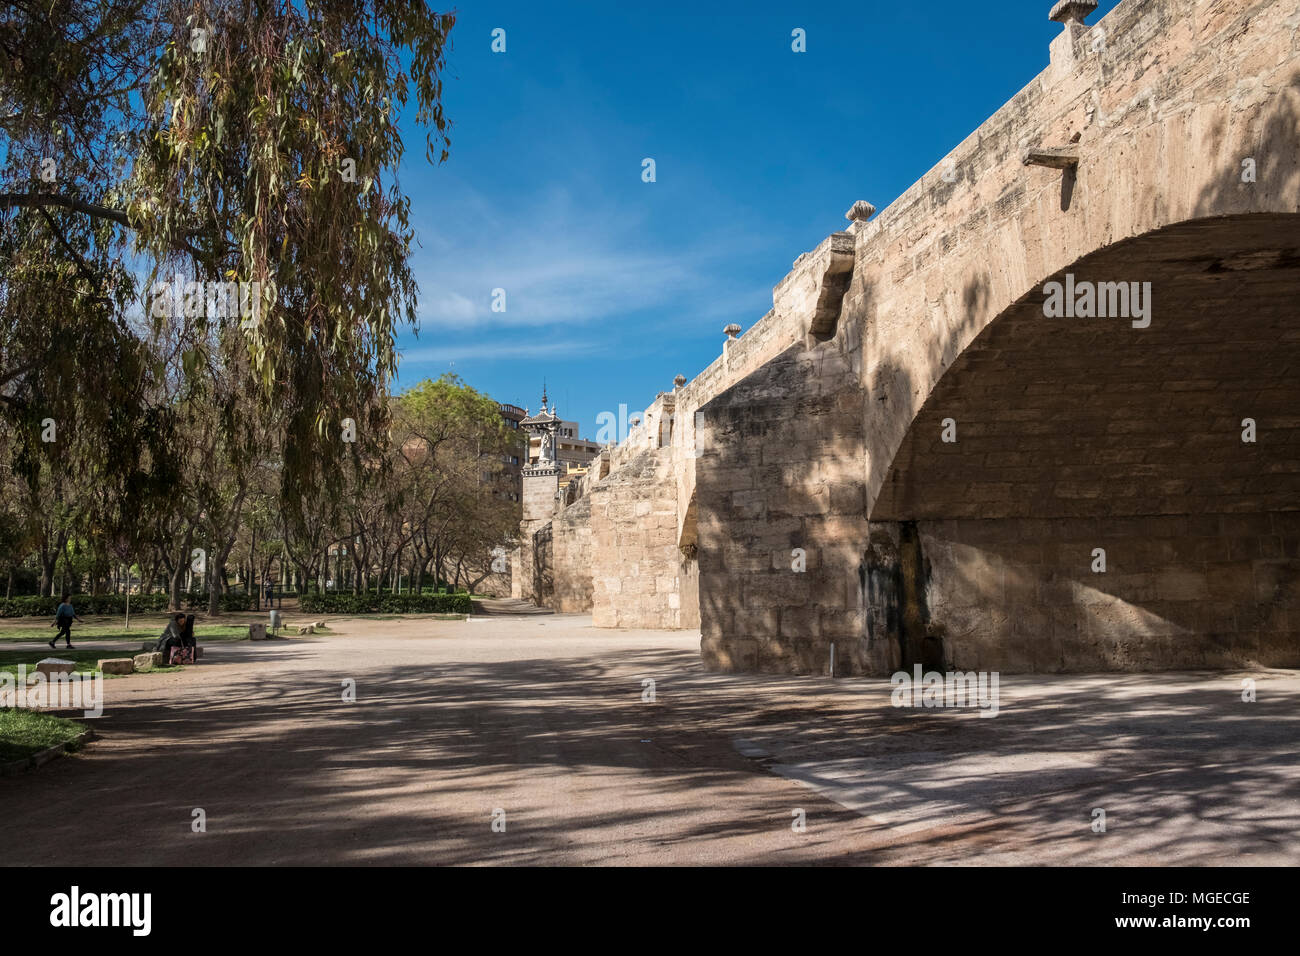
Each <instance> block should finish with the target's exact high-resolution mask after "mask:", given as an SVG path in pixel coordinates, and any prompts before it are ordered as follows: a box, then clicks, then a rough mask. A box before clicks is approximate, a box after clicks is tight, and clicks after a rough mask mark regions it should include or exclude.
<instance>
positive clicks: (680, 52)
mask: <svg viewBox="0 0 1300 956" xmlns="http://www.w3.org/2000/svg"><path fill="white" fill-rule="evenodd" d="M1115 2H1116V0H1103V2H1102V4H1101V7H1100V9H1099V10H1098V11H1097V13H1095V14H1093V15H1092V16H1091V17H1089V22H1090V23H1094V24H1095V23H1096V22H1097V21H1098V20H1100V19H1101V16H1102V15H1104V14H1105V13H1106V12H1108V11H1109V10H1110V9H1111V8H1113V7H1114V6H1115ZM435 6H436V3H435ZM1050 9H1051V2H1050V0H994V2H992V3H987V4H981V5H972V4H970V3H963V2H955V0H928V2H925V3H919V2H912V0H903V2H889V3H886V2H881V0H858V2H844V3H841V2H837V0H823V2H818V3H815V4H805V3H788V2H787V3H766V2H761V0H750V2H744V3H731V2H727V3H696V4H677V3H664V2H655V3H639V4H630V3H609V2H607V0H606V2H602V3H585V2H582V3H578V2H560V3H557V4H536V3H530V2H518V3H475V4H467V5H466V6H465V7H464V8H463V9H461V10H460V11H459V14H458V20H457V23H456V26H455V28H454V30H453V31H452V50H451V53H450V55H449V58H448V59H449V69H448V71H447V73H446V75H445V77H444V106H445V109H446V112H447V115H448V117H449V118H450V119H451V121H452V123H453V127H452V130H451V157H450V159H449V160H448V161H447V162H446V163H445V164H443V165H441V166H430V165H429V164H427V163H426V162H425V161H424V159H423V142H422V139H423V135H422V132H421V131H419V130H418V129H416V128H415V127H414V126H413V125H412V126H411V127H410V129H409V130H407V131H406V133H407V142H408V155H407V160H406V163H405V165H404V167H403V170H402V185H403V187H404V189H405V190H406V191H407V193H408V194H409V195H410V196H411V200H412V202H411V205H412V224H413V226H414V227H415V229H416V231H417V236H418V239H419V243H420V245H419V248H417V250H416V252H415V256H414V260H413V267H414V270H415V273H416V275H417V277H418V279H419V282H420V289H421V304H420V329H419V334H418V337H417V336H416V335H415V334H414V333H412V332H409V331H408V332H406V333H404V334H403V335H402V336H401V337H400V339H399V347H400V348H401V350H402V353H403V355H402V362H401V366H400V370H399V388H400V387H404V386H407V385H411V384H414V383H415V382H417V381H419V380H420V379H422V378H425V377H435V376H437V375H440V374H441V373H443V372H444V371H448V370H451V371H455V372H456V373H457V374H459V375H461V376H462V377H463V378H464V379H465V380H466V381H467V382H469V384H471V385H473V386H474V387H475V388H477V389H480V390H482V391H485V392H487V393H489V394H490V395H492V396H493V397H494V398H496V399H497V400H499V401H504V402H513V403H515V404H518V405H524V406H528V407H529V408H531V409H533V410H536V409H537V407H538V404H539V401H540V397H541V389H542V380H543V378H544V379H545V380H546V383H547V385H548V387H549V391H550V394H551V396H552V397H553V398H555V399H556V400H557V401H558V402H559V410H560V413H561V415H563V416H564V417H565V418H569V419H576V420H577V421H579V422H580V423H581V426H582V432H583V434H584V435H585V436H587V437H594V436H595V433H596V430H597V426H596V417H597V415H598V414H599V413H600V412H602V411H605V410H611V411H616V410H617V409H618V406H619V404H620V403H623V404H626V405H627V406H628V407H629V408H630V409H633V410H640V409H642V408H644V407H645V406H646V405H648V404H649V403H650V402H651V401H652V400H653V399H654V396H655V395H656V394H657V393H658V392H660V391H663V390H665V389H669V388H671V387H672V380H673V376H674V375H676V374H677V373H679V372H680V373H682V374H684V375H686V376H687V377H688V378H691V377H694V376H695V375H696V374H697V373H698V372H699V371H700V370H702V369H703V368H704V367H705V366H707V365H708V364H709V363H710V362H712V361H713V359H714V358H716V357H717V355H718V354H719V352H720V351H721V347H722V341H723V334H722V329H723V327H724V326H725V325H727V323H729V322H738V323H740V325H741V326H742V328H745V329H748V328H749V327H750V326H751V325H753V324H754V323H755V322H756V321H757V320H758V319H759V318H760V317H761V316H762V315H763V314H764V313H765V312H766V311H767V310H768V309H770V308H771V305H772V299H771V290H772V286H774V285H775V284H776V283H777V282H779V281H780V280H781V279H782V278H783V277H784V276H785V274H786V273H787V272H788V271H789V268H790V264H791V263H792V262H793V261H794V259H795V258H796V257H797V256H798V255H799V254H800V253H801V252H805V251H807V250H809V249H811V248H813V247H814V246H815V245H817V243H819V242H820V241H821V240H822V239H824V238H825V237H826V236H827V235H829V234H830V233H831V232H834V231H836V230H838V229H842V228H844V226H845V225H846V222H845V220H844V212H845V210H847V209H848V208H849V206H850V205H852V204H853V202H854V200H857V199H866V200H868V201H870V202H872V203H874V204H875V206H876V207H877V208H878V209H882V210H883V209H884V208H885V207H886V206H887V205H888V204H889V203H890V202H892V201H893V200H894V199H895V198H896V197H897V196H898V195H899V194H901V193H902V192H903V191H904V190H905V189H907V187H908V186H910V185H911V184H912V183H913V182H915V181H916V180H917V179H918V178H919V177H920V176H921V175H922V174H923V173H925V172H926V171H927V170H928V169H930V168H931V167H932V166H934V165H935V164H936V163H937V162H938V161H939V160H940V159H941V158H942V157H943V156H944V155H945V154H946V153H947V152H948V151H949V150H950V149H952V148H953V147H954V146H955V145H956V144H957V143H959V142H960V141H961V140H962V139H964V138H965V137H966V136H967V135H968V134H969V133H970V132H972V131H973V130H974V129H975V128H976V127H977V126H979V124H980V123H981V122H983V120H984V119H985V118H986V117H988V116H989V115H990V114H991V113H992V112H993V111H994V110H996V109H997V108H998V107H999V106H1001V105H1002V104H1003V103H1004V102H1006V101H1007V100H1008V99H1009V98H1010V97H1011V96H1013V95H1014V94H1015V93H1016V92H1017V91H1018V90H1020V89H1021V88H1022V87H1024V86H1025V85H1026V84H1027V83H1029V81H1030V80H1031V79H1032V78H1033V77H1034V76H1035V75H1037V73H1038V72H1039V71H1040V70H1042V69H1043V68H1044V67H1045V66H1046V65H1047V58H1048V44H1049V42H1050V41H1051V39H1052V37H1054V36H1055V35H1056V34H1057V33H1058V32H1059V31H1060V29H1061V28H1060V26H1059V25H1057V24H1055V23H1052V22H1051V21H1049V20H1048V19H1047V14H1048V11H1049V10H1050ZM496 28H501V29H504V30H505V31H506V34H505V39H506V52H504V53H493V52H492V50H491V43H492V31H493V30H494V29H496ZM795 28H801V29H803V30H804V31H805V33H806V42H807V52H804V53H795V52H793V51H792V50H791V42H792V39H791V31H792V30H794V29H795ZM646 157H650V158H653V159H654V160H655V167H656V168H655V173H656V181H655V182H653V183H645V182H643V181H642V178H641V173H642V160H643V159H644V158H646ZM498 288H499V289H504V290H505V311H504V312H494V311H492V308H491V306H492V301H493V300H492V296H493V290H494V289H498Z"/></svg>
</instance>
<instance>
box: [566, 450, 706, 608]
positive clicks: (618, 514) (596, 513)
mask: <svg viewBox="0 0 1300 956" xmlns="http://www.w3.org/2000/svg"><path fill="white" fill-rule="evenodd" d="M673 464H674V455H673V452H672V449H671V448H663V449H653V450H651V449H647V450H645V451H643V452H642V453H641V454H639V455H637V456H636V457H635V458H633V459H632V460H630V461H628V462H626V463H625V464H624V465H623V466H622V467H621V468H618V469H617V470H615V471H612V472H610V474H609V475H608V477H606V478H605V479H604V480H603V481H601V482H599V483H597V484H596V485H595V486H594V487H593V488H592V490H591V494H590V501H591V540H592V554H593V560H594V573H593V577H592V622H593V623H594V624H595V625H596V626H597V627H647V628H680V627H690V626H694V625H693V624H691V623H683V622H684V621H685V622H690V621H692V620H696V621H698V610H695V609H690V608H687V609H685V614H684V613H683V612H684V609H683V606H682V604H683V602H682V597H683V593H687V594H689V593H690V591H691V589H692V580H691V579H692V577H693V575H694V573H695V572H694V570H693V569H692V568H691V565H692V564H693V563H694V562H693V561H692V560H690V559H689V558H688V557H687V556H685V555H683V554H682V551H681V549H680V548H679V547H678V543H677V506H678V501H677V493H676V486H675V485H674V483H673V481H672V473H673Z"/></svg>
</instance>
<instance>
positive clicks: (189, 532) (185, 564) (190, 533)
mask: <svg viewBox="0 0 1300 956" xmlns="http://www.w3.org/2000/svg"><path fill="white" fill-rule="evenodd" d="M193 543H194V529H193V528H192V527H191V528H187V529H186V531H185V538H184V541H183V543H182V544H181V550H180V560H178V561H177V562H176V566H175V567H174V568H173V569H172V579H171V582H170V583H171V588H170V593H169V596H168V600H167V605H168V610H171V611H179V610H180V609H181V582H182V581H183V580H186V577H187V572H188V571H189V569H190V545H191V544H193ZM186 590H188V587H187V588H186Z"/></svg>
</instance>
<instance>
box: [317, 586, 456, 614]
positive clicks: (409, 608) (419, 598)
mask: <svg viewBox="0 0 1300 956" xmlns="http://www.w3.org/2000/svg"><path fill="white" fill-rule="evenodd" d="M299 606H300V607H301V608H302V610H303V612H304V613H307V614H469V613H470V610H471V602H470V596H469V595H468V594H387V593H375V592H373V591H372V592H370V593H367V594H331V593H327V594H304V595H303V597H302V600H301V601H300V603H299Z"/></svg>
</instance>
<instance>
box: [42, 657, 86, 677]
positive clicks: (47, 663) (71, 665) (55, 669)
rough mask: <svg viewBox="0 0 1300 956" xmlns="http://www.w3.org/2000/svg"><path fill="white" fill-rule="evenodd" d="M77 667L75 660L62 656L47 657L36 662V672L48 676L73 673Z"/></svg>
mask: <svg viewBox="0 0 1300 956" xmlns="http://www.w3.org/2000/svg"><path fill="white" fill-rule="evenodd" d="M76 669H77V665H76V663H75V662H74V661H69V660H64V659H63V658H61V657H46V658H43V659H41V660H39V661H37V662H36V667H35V668H34V672H35V673H37V674H44V675H45V676H46V677H48V676H50V675H51V674H71V673H72V672H73V671H75V670H76Z"/></svg>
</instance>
